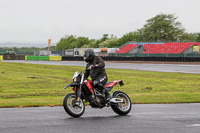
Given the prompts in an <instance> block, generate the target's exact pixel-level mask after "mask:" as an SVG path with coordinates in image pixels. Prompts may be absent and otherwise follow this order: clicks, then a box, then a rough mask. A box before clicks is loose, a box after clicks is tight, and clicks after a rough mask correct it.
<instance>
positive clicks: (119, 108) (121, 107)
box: [111, 91, 132, 115]
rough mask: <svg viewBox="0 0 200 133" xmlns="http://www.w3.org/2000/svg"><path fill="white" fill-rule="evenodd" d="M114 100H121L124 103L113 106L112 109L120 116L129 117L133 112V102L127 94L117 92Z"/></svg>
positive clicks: (113, 96) (114, 94)
mask: <svg viewBox="0 0 200 133" xmlns="http://www.w3.org/2000/svg"><path fill="white" fill-rule="evenodd" d="M112 98H119V99H123V101H124V102H123V103H116V104H111V108H112V110H113V111H114V112H115V113H117V114H119V115H127V114H128V113H129V112H130V111H131V108H132V104H131V100H130V98H129V96H128V95H127V94H126V93H124V92H122V91H115V92H114V93H113V95H112Z"/></svg>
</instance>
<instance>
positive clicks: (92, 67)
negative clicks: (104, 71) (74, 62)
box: [88, 64, 98, 70]
mask: <svg viewBox="0 0 200 133" xmlns="http://www.w3.org/2000/svg"><path fill="white" fill-rule="evenodd" d="M96 67H98V64H96V65H91V66H89V67H88V69H89V70H92V69H94V68H96Z"/></svg>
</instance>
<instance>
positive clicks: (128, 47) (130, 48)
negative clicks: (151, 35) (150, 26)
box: [116, 44, 139, 53]
mask: <svg viewBox="0 0 200 133" xmlns="http://www.w3.org/2000/svg"><path fill="white" fill-rule="evenodd" d="M137 46H139V44H127V45H125V46H124V47H122V48H121V49H119V50H118V51H117V52H116V53H128V52H129V51H130V50H132V49H134V48H136V47H137Z"/></svg>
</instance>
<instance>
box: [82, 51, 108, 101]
mask: <svg viewBox="0 0 200 133" xmlns="http://www.w3.org/2000/svg"><path fill="white" fill-rule="evenodd" d="M83 58H84V60H85V61H86V62H87V65H86V70H89V71H86V72H85V78H88V77H89V76H90V77H91V79H92V81H93V86H94V87H97V88H99V89H101V91H102V92H103V93H105V95H106V99H107V100H109V99H110V94H109V92H108V91H107V90H106V89H105V84H106V83H107V80H108V78H107V74H106V70H105V63H104V60H103V59H102V58H101V57H97V56H95V53H94V52H93V50H92V49H87V50H86V51H85V53H84V55H83Z"/></svg>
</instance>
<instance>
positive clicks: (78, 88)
mask: <svg viewBox="0 0 200 133" xmlns="http://www.w3.org/2000/svg"><path fill="white" fill-rule="evenodd" d="M85 71H88V70H85ZM85 71H84V72H83V73H82V72H78V71H77V72H75V73H74V76H73V82H72V83H70V84H69V85H67V86H65V87H64V89H66V88H68V87H72V90H73V91H74V93H69V94H67V95H66V96H65V98H64V100H63V106H64V109H65V111H66V112H67V113H68V114H69V115H70V116H72V117H80V116H81V115H83V113H84V112H85V103H87V102H89V104H90V106H91V107H92V108H100V109H101V108H103V107H111V108H112V110H113V111H114V112H115V113H117V114H119V115H126V114H128V113H129V112H130V111H131V107H132V104H131V100H130V98H129V96H128V95H127V94H126V93H124V92H122V91H114V92H113V93H112V94H111V98H110V99H109V100H108V99H106V96H105V94H104V92H102V89H99V88H94V87H93V86H92V81H91V80H88V79H84V74H85ZM116 84H119V85H120V86H123V85H124V83H123V80H117V81H112V82H108V83H107V84H106V85H105V88H106V89H107V91H108V92H110V91H111V90H112V88H113V87H114V86H115V85H116Z"/></svg>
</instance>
